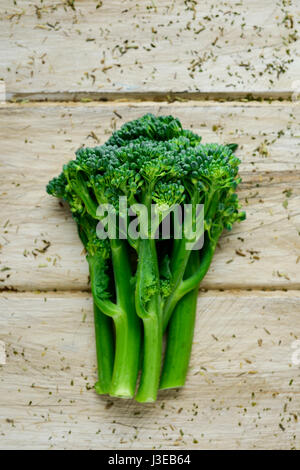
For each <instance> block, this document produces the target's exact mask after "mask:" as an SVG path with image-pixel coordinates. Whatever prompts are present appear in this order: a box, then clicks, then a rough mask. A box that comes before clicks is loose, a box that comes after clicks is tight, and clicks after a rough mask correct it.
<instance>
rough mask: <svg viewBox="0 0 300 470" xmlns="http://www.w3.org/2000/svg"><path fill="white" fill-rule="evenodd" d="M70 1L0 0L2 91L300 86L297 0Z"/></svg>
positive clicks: (40, 93) (274, 89) (35, 93)
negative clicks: (207, 0)
mask: <svg viewBox="0 0 300 470" xmlns="http://www.w3.org/2000/svg"><path fill="white" fill-rule="evenodd" d="M72 3H73V4H74V9H72V8H71V7H70V6H68V5H67V4H68V2H58V1H55V2H49V1H46V2H43V3H42V4H40V3H38V2H27V1H26V0H18V1H17V2H16V4H14V3H13V2H9V3H8V2H6V1H5V0H1V2H0V20H1V28H0V64H1V69H0V70H1V73H0V78H2V79H4V80H5V82H6V87H7V92H8V98H12V97H14V96H15V97H16V96H29V97H32V98H33V99H34V98H37V99H43V98H44V99H45V98H46V97H47V96H48V97H52V99H53V98H56V99H57V98H58V99H59V97H62V96H66V97H68V98H70V96H72V94H74V93H75V95H76V93H77V95H78V94H79V96H80V93H83V94H84V93H90V92H93V93H94V96H98V97H101V96H106V95H107V94H110V93H119V92H121V93H124V94H127V93H136V94H138V93H156V92H158V93H159V92H162V93H165V94H168V93H170V92H184V91H188V92H191V91H194V92H195V91H196V92H202V93H214V92H223V93H226V94H228V93H230V92H237V93H251V92H252V93H257V92H258V93H259V92H261V93H262V94H264V93H267V92H271V93H274V94H276V93H277V94H279V95H280V93H282V95H284V93H285V92H293V91H294V90H298V91H299V73H300V58H299V42H298V36H297V26H298V24H297V22H298V19H299V17H298V15H299V11H300V10H299V3H298V2H297V1H296V0H293V1H288V2H277V3H276V2H274V1H273V0H264V1H263V2H261V1H259V0H251V1H250V0H243V1H239V2H236V1H235V0H229V1H227V2H222V1H219V0H216V1H215V2H213V3H211V2H197V1H195V2H194V1H183V0H180V1H176V2H174V1H172V2H170V1H167V0H161V1H159V2H158V1H148V0H139V1H138V2H136V1H130V2H123V1H120V0H104V1H103V2H98V1H96V0H95V1H92V0H76V1H75V2H72ZM100 4H102V6H101V7H100V8H97V6H99V5H100Z"/></svg>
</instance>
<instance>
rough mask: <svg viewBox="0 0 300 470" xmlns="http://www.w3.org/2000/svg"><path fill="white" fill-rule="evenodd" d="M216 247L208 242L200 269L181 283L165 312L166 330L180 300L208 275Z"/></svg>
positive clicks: (204, 248) (203, 251) (203, 250)
mask: <svg viewBox="0 0 300 470" xmlns="http://www.w3.org/2000/svg"><path fill="white" fill-rule="evenodd" d="M215 246H216V244H215V243H213V242H211V241H210V240H206V242H205V243H204V246H203V248H202V252H201V255H202V256H201V262H200V266H199V268H198V269H197V271H196V272H195V273H194V274H192V275H191V276H190V277H189V278H187V279H185V280H183V281H181V283H180V284H179V286H178V288H177V289H176V291H175V292H174V294H173V295H172V299H171V302H169V303H168V305H167V308H165V310H164V329H165V328H166V327H167V325H168V323H169V320H170V317H171V315H172V313H173V310H174V308H175V307H176V304H177V302H179V300H180V299H182V297H183V296H184V295H186V294H188V293H189V292H190V291H192V290H193V289H195V288H196V287H197V286H198V284H199V283H200V282H201V281H202V279H203V278H204V276H205V275H206V273H207V271H208V269H209V266H210V263H211V261H212V258H213V254H214V251H215Z"/></svg>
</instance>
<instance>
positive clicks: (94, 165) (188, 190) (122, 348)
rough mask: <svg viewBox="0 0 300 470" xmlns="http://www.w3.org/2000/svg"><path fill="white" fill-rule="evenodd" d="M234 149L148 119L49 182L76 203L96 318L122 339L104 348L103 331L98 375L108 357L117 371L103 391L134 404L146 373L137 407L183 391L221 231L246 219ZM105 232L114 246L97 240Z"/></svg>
mask: <svg viewBox="0 0 300 470" xmlns="http://www.w3.org/2000/svg"><path fill="white" fill-rule="evenodd" d="M236 148H237V145H236V144H228V145H219V144H202V142H201V137H200V136H198V135H197V134H195V133H193V132H191V131H190V130H186V129H183V128H182V125H181V123H180V121H179V120H178V119H177V118H174V117H172V116H160V117H155V116H154V115H152V114H147V115H145V116H143V117H141V118H139V119H136V120H134V121H131V122H128V123H126V124H125V125H123V126H122V127H121V128H120V129H119V130H117V131H116V132H114V133H113V134H112V136H111V137H110V138H109V139H108V141H107V142H106V143H105V144H103V145H101V146H97V147H95V148H81V149H79V150H78V151H77V152H76V158H75V159H74V160H72V161H70V162H69V163H67V164H66V165H64V167H63V172H62V173H61V175H59V176H58V177H57V178H54V179H53V180H52V181H51V182H50V183H49V184H48V186H47V191H48V193H49V194H51V195H53V196H55V197H58V198H61V199H63V200H65V201H66V202H67V203H68V204H69V206H70V210H71V212H72V215H73V218H74V220H75V221H76V223H77V226H78V233H79V236H80V239H81V240H82V243H83V245H84V246H85V249H86V251H87V261H88V263H89V268H90V279H91V290H92V293H93V297H94V303H95V305H96V307H97V309H98V310H99V312H100V313H99V312H98V314H97V315H96V317H95V318H96V319H97V320H98V319H99V318H101V316H99V315H100V314H101V315H102V316H103V318H104V317H106V318H109V320H112V322H113V325H114V328H113V329H114V336H115V340H114V341H112V339H111V338H112V336H113V331H112V325H111V324H110V328H111V329H110V333H108V336H109V337H110V340H109V341H105V339H104V338H103V335H102V336H101V338H102V342H101V341H100V336H99V335H100V333H99V322H98V323H96V342H97V351H100V350H101V351H102V355H101V354H100V353H99V354H97V357H98V366H99V370H104V368H105V367H104V365H103V364H102V362H103V360H102V359H103V357H106V358H107V357H108V356H109V358H110V359H109V363H110V364H112V363H113V366H111V367H110V372H109V373H106V375H105V374H104V373H103V374H102V375H101V374H99V382H98V384H97V386H96V390H97V392H98V393H105V392H108V393H110V395H112V396H121V397H126V398H129V397H133V396H134V394H135V389H136V383H137V375H138V371H139V367H140V365H141V380H140V384H139V387H138V391H137V394H136V397H135V398H136V400H138V401H141V402H145V401H154V400H155V399H156V395H157V390H158V388H159V386H161V388H168V387H173V386H174V387H177V386H180V385H183V383H184V381H185V375H186V370H187V364H188V359H189V355H190V347H191V341H192V337H193V328H194V319H195V309H196V301H195V299H196V298H197V291H198V286H199V283H200V282H201V280H202V279H203V277H204V276H205V274H206V272H207V270H208V268H209V265H210V263H211V260H212V257H213V254H214V251H215V248H216V245H217V243H218V240H219V237H220V235H221V233H222V232H223V230H224V229H227V230H230V229H231V228H232V225H233V224H234V223H235V222H239V221H241V220H243V219H244V217H245V214H244V212H241V211H240V205H239V201H238V197H237V194H236V188H237V186H238V184H239V183H240V178H239V176H238V167H239V164H240V160H239V159H238V158H237V157H236V155H235V154H234V152H235V150H236ZM124 201H125V202H124ZM104 204H105V205H106V206H107V207H111V208H112V214H113V216H114V217H115V227H114V228H115V235H116V236H112V234H111V233H112V232H109V231H106V229H107V228H108V224H109V222H108V218H107V217H105V216H104V215H103V213H100V212H99V211H98V210H97V209H98V206H99V205H104ZM123 204H125V210H124V205H123ZM199 204H202V205H203V207H204V209H203V212H202V213H201V215H200V214H198V213H197V210H196V209H197V207H198V205H199ZM141 205H143V208H145V209H146V215H145V217H144V218H143V219H139V220H138V222H136V221H132V218H131V213H130V212H128V210H129V208H135V210H136V211H138V210H141V209H140V207H141ZM153 205H155V210H154V215H155V222H153ZM175 206H176V207H179V208H181V209H182V208H183V206H184V209H185V210H186V212H184V216H183V219H182V220H180V217H179V213H178V212H176V211H174V212H172V210H173V208H174V207H175ZM201 217H202V218H203V231H202V232H201V233H197V234H196V235H194V234H193V232H191V231H189V227H188V221H189V218H190V219H191V220H192V223H193V226H194V225H195V224H196V223H197V221H198V220H201ZM168 218H169V219H168ZM142 220H143V222H142ZM166 221H169V223H170V224H171V227H172V228H173V229H174V227H175V226H178V224H179V225H180V227H181V236H179V237H178V236H175V230H173V232H172V233H171V234H169V238H168V239H167V240H165V239H164V236H163V224H164V223H165V222H166ZM133 222H134V223H135V225H134V224H133ZM98 224H100V226H101V227H102V229H103V231H104V232H102V233H104V234H105V235H108V238H105V236H104V239H100V238H99V237H98V235H99V234H98V235H97V233H98V232H97V227H98ZM152 224H154V228H155V230H153V227H152ZM133 229H136V231H137V232H138V235H139V236H138V237H136V236H134V233H135V232H134V230H133ZM153 233H155V234H156V237H155V238H154V237H153ZM191 234H192V236H190V235H191ZM200 237H201V238H202V240H203V246H202V247H200V245H199V239H200ZM191 248H192V249H191ZM167 327H168V338H167V350H166V358H165V361H164V367H163V372H162V377H161V383H160V371H161V365H162V339H163V333H164V331H165V330H166V329H167ZM180 331H181V332H182V338H183V340H181V341H180V344H179V339H178V332H180ZM141 338H143V347H141ZM178 346H180V347H178ZM141 354H142V360H140V355H141ZM176 364H177V365H176ZM174 368H175V370H176V373H174ZM106 370H107V368H106ZM101 380H102V382H103V383H105V386H103V387H101ZM108 383H109V386H108V385H107V384H108Z"/></svg>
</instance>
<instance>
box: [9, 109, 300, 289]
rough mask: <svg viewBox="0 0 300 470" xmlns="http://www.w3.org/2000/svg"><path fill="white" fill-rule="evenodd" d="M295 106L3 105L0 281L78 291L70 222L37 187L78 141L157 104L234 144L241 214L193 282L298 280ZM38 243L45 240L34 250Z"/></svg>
mask: <svg viewBox="0 0 300 470" xmlns="http://www.w3.org/2000/svg"><path fill="white" fill-rule="evenodd" d="M299 109H300V108H299V106H297V105H293V106H287V105H278V104H276V105H275V104H272V105H257V104H256V105H253V104H230V105H229V104H224V105H217V106H216V105H215V104H212V103H211V104H199V103H196V104H190V103H189V104H187V103H180V104H173V105H165V104H162V105H157V104H156V105H155V104H150V103H149V104H145V105H142V104H136V105H128V104H124V103H118V104H115V106H114V107H111V106H110V105H95V104H89V105H52V106H50V105H47V106H41V105H38V106H29V105H25V106H8V107H3V108H2V109H1V110H0V139H1V140H2V146H1V153H0V171H1V173H0V178H1V194H0V197H1V198H0V214H1V223H0V226H1V229H0V244H1V251H0V261H1V264H0V282H1V286H2V287H6V288H13V289H20V290H28V289H29V290H35V289H46V290H47V289H50V290H51V289H88V270H87V265H86V261H85V256H84V254H83V251H82V246H81V244H80V242H79V240H78V237H77V232H76V228H75V226H74V225H73V222H72V220H71V217H70V215H69V212H68V210H66V209H64V208H62V207H61V206H60V205H59V201H58V200H55V199H53V198H51V197H50V196H48V195H47V194H46V192H45V186H46V184H47V182H48V180H49V179H50V178H51V177H52V176H55V175H56V174H58V172H59V171H60V170H61V167H62V164H63V163H64V162H66V161H68V160H69V159H70V158H73V155H74V150H75V149H76V148H78V147H79V146H80V145H81V144H85V145H90V146H91V145H95V144H97V142H96V141H95V136H97V139H98V140H99V141H100V142H103V141H104V140H105V139H106V138H107V136H108V135H109V134H110V133H111V130H112V128H113V127H115V126H116V125H117V126H120V125H121V123H122V122H124V121H126V120H129V119H134V118H136V117H138V116H141V115H142V114H144V113H145V112H154V113H157V112H159V113H160V114H169V113H170V114H173V115H175V116H178V117H179V118H180V119H181V120H182V122H183V124H184V125H185V126H186V127H188V128H191V126H193V128H194V130H196V131H197V132H199V133H200V134H202V135H203V140H204V141H206V142H207V141H219V142H230V141H233V142H238V143H239V144H240V146H241V149H240V151H239V155H240V157H241V159H242V165H241V173H242V176H243V180H244V183H243V184H242V186H241V189H240V197H241V201H242V203H243V205H244V207H245V209H246V211H247V216H248V218H247V220H246V221H245V222H243V223H242V224H241V225H239V226H237V227H236V228H235V229H234V230H233V232H231V233H227V234H225V235H224V236H223V238H222V240H221V249H218V250H217V253H216V255H215V259H214V261H213V264H212V267H211V269H210V271H209V273H208V275H207V276H206V278H205V280H204V282H203V287H205V288H246V287H247V288H261V287H266V288H273V287H274V288H281V287H282V288H298V287H299V285H300V262H299V254H300V238H299V230H300V219H299V217H300V215H299V198H300V184H299V174H300V173H299V167H300V159H299V126H298V123H299ZM114 112H116V113H117V114H115V113H114ZM117 115H118V116H122V119H119V117H117ZM93 133H94V134H93ZM91 135H94V137H89V136H91ZM257 148H259V150H257ZM287 196H290V197H287ZM285 201H286V202H285ZM286 204H287V206H286V207H284V206H285V205H286ZM47 242H50V243H51V246H50V247H49V248H48V249H47V250H46V251H45V253H41V252H39V251H38V250H43V248H44V247H46V246H47ZM237 252H238V253H239V254H237ZM256 252H258V253H256ZM241 253H242V254H244V255H245V256H241ZM257 258H259V259H257ZM8 268H9V269H8Z"/></svg>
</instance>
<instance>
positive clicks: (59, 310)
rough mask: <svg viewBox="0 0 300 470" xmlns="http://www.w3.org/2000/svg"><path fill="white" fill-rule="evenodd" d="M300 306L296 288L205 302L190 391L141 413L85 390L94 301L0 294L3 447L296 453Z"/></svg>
mask: <svg viewBox="0 0 300 470" xmlns="http://www.w3.org/2000/svg"><path fill="white" fill-rule="evenodd" d="M299 301H300V294H299V292H292V291H289V292H276V293H275V292H273V293H263V292H255V293H251V292H245V291H244V292H243V291H240V292H227V293H220V292H213V291H211V292H209V293H206V294H200V296H199V300H198V318H197V327H196V331H195V339H194V345H193V353H192V359H191V364H190V371H189V375H188V380H187V384H186V386H185V387H184V388H183V389H181V390H180V391H176V390H173V391H164V392H160V394H159V399H158V401H157V402H156V403H155V404H148V405H141V404H138V403H135V402H134V401H127V400H121V399H111V398H109V397H103V398H101V397H99V396H97V395H96V394H95V392H94V390H93V389H92V388H90V387H91V386H92V385H93V383H94V381H95V378H96V368H95V350H94V332H93V319H92V316H93V315H92V305H91V299H90V298H89V297H88V296H86V295H84V294H81V295H80V294H68V293H66V294H65V295H64V294H62V293H60V294H53V293H52V294H51V293H48V294H46V295H44V294H40V295H34V294H10V293H5V294H2V295H1V297H0V310H1V316H0V340H2V341H4V342H5V344H6V351H7V363H6V365H3V366H0V436H1V443H0V447H1V448H2V449H3V448H4V449H15V448H23V449H29V448H35V449H47V448H55V449H76V448H79V449H120V448H124V449H140V448H142V449H151V448H163V449H166V448H170V449H181V448H182V449H184V448H188V449H189V448H196V449H204V448H205V449H206V448H208V449H209V448H212V449H214V448H216V449H291V448H297V449H299V447H300V429H299V419H300V416H299V410H300V395H299V386H300V370H299V364H298V365H297V364H296V363H295V361H294V363H293V360H292V355H293V353H295V352H296V353H297V350H296V349H295V346H296V345H295V344H294V341H295V340H296V338H299V336H300V317H299ZM293 347H294V348H293ZM298 357H299V354H298ZM295 358H296V359H297V357H296V356H295V357H294V359H295ZM296 362H297V361H296ZM72 384H73V385H72Z"/></svg>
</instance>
